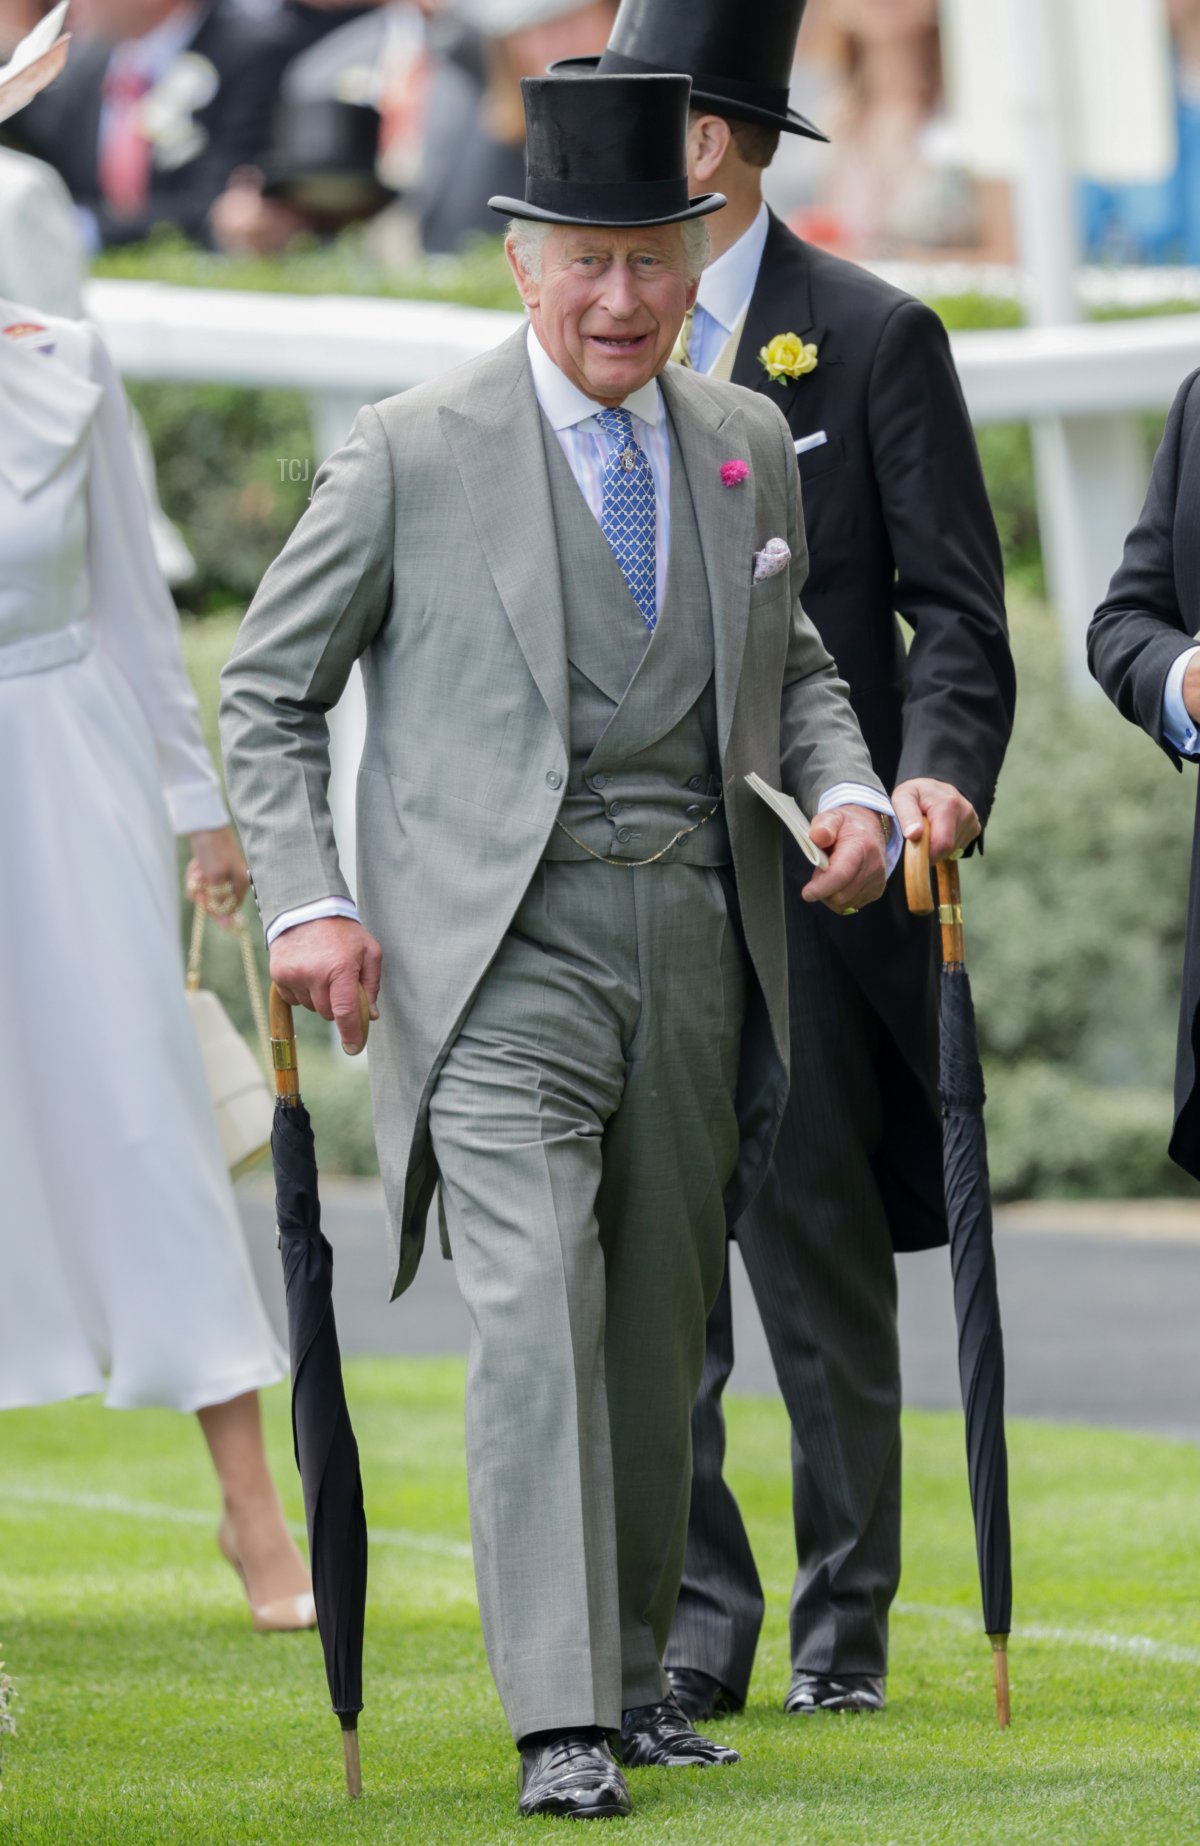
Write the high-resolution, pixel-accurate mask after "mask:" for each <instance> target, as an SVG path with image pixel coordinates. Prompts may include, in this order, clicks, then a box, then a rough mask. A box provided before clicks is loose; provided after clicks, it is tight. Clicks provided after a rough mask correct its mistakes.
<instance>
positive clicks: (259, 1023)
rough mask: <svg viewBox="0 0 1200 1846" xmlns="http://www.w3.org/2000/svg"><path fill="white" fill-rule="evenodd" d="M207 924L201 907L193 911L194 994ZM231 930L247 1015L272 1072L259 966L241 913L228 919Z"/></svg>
mask: <svg viewBox="0 0 1200 1846" xmlns="http://www.w3.org/2000/svg"><path fill="white" fill-rule="evenodd" d="M207 921H208V915H207V912H206V911H205V909H204V906H203V904H195V905H193V907H192V940H191V943H190V945H189V948H188V961H187V990H188V992H189V993H195V992H196V991H197V989H198V988H199V986H200V962H201V958H202V956H203V953H204V925H205V924H206V923H207ZM229 926H230V928H231V929H232V930H233V933H234V935H235V936H236V937H237V939H238V947H239V949H240V950H241V954H242V973H243V975H244V976H245V980H246V996H247V998H248V1000H249V1001H250V1011H251V1013H252V1014H253V1015H254V1028H255V1031H256V1032H257V1033H258V1043H259V1048H260V1050H261V1051H262V1056H263V1062H264V1064H265V1065H266V1067H267V1069H268V1070H270V1068H271V1034H270V1032H269V1031H268V1029H267V1009H266V1006H265V1004H264V1002H263V991H262V982H261V981H260V980H259V978H258V963H257V962H256V961H255V959H254V944H253V942H252V941H251V940H250V931H249V930H248V929H247V928H246V919H245V917H244V916H243V915H242V913H241V911H240V910H239V911H237V912H235V913H234V915H232V916H231V917H230V922H229Z"/></svg>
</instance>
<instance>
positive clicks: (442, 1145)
mask: <svg viewBox="0 0 1200 1846" xmlns="http://www.w3.org/2000/svg"><path fill="white" fill-rule="evenodd" d="M744 994H745V974H744V969H743V963H742V951H741V948H740V947H739V944H738V941H737V937H736V932H735V930H734V928H733V925H732V924H731V922H730V920H729V917H728V913H727V909H726V900H725V894H724V890H723V887H722V883H721V879H720V876H719V875H718V873H717V872H715V871H709V870H706V869H704V868H702V867H699V866H689V865H652V866H647V867H645V868H643V869H640V870H630V869H626V868H625V867H623V866H622V867H618V868H613V867H611V866H604V865H594V864H592V863H591V862H590V861H589V862H587V863H583V864H573V863H548V862H543V864H542V865H541V867H540V868H539V870H538V872H537V873H535V875H534V879H533V883H532V884H531V886H530V888H529V891H528V892H527V894H526V896H525V897H524V899H523V900H522V902H521V906H520V908H519V910H518V911H517V914H516V917H515V918H514V921H513V924H512V927H511V929H510V930H509V933H508V934H507V936H506V937H505V938H504V941H503V942H502V943H501V946H500V950H499V952H498V954H497V956H496V959H495V961H494V962H493V963H492V966H491V968H490V969H489V971H488V973H487V974H486V976H485V977H484V980H483V983H482V985H481V986H480V988H479V990H478V993H477V994H476V996H475V999H474V1001H473V1002H472V1005H471V1007H470V1010H469V1012H468V1014H467V1017H466V1019H465V1021H464V1023H463V1026H462V1029H461V1031H460V1032H459V1034H458V1037H457V1038H456V1040H455V1042H454V1044H453V1046H452V1047H451V1050H450V1053H449V1055H448V1057H447V1060H446V1064H445V1066H444V1068H443V1070H442V1073H441V1075H440V1077H439V1079H438V1082H437V1086H436V1088H435V1091H434V1095H433V1100H432V1105H431V1109H430V1128H431V1131H432V1135H433V1142H434V1147H435V1149H436V1152H437V1158H438V1165H439V1168H440V1170H441V1187H442V1203H443V1208H444V1211H445V1215H446V1222H447V1227H448V1230H449V1236H450V1244H451V1249H452V1251H453V1255H454V1268H455V1277H456V1280H457V1282H458V1285H459V1287H460V1289H461V1290H462V1294H463V1297H464V1299H465V1301H466V1303H467V1306H468V1308H469V1310H470V1315H471V1342H470V1355H469V1360H468V1369H467V1480H468V1487H469V1493H470V1505H471V1537H472V1543H473V1548H474V1553H475V1575H476V1581H477V1584H478V1589H479V1611H480V1616H481V1619H482V1623H483V1632H484V1640H485V1642H486V1645H487V1650H488V1659H489V1661H490V1663H491V1667H492V1672H493V1674H494V1676H495V1679H496V1684H497V1687H498V1689H499V1692H500V1696H501V1699H502V1701H503V1704H504V1708H505V1712H506V1715H507V1717H508V1721H509V1724H510V1727H511V1729H512V1733H513V1736H514V1737H516V1738H518V1739H519V1738H521V1737H522V1736H525V1735H527V1734H528V1733H529V1732H531V1731H540V1730H549V1729H553V1728H559V1727H562V1728H568V1727H571V1726H581V1725H603V1726H605V1727H606V1728H616V1727H618V1726H619V1725H620V1721H621V1713H622V1711H623V1710H626V1709H628V1708H629V1707H630V1706H635V1705H645V1704H650V1703H652V1702H654V1701H655V1700H657V1699H659V1698H661V1697H662V1696H663V1693H664V1691H665V1689H666V1684H665V1680H664V1678H663V1672H662V1665H661V1662H662V1654H663V1649H664V1647H665V1645H666V1640H667V1634H668V1631H669V1628H670V1622H671V1616H672V1613H673V1611H674V1608H675V1599H676V1594H677V1591H678V1587H679V1578H680V1573H681V1571H682V1569H683V1554H684V1545H685V1540H686V1533H687V1515H688V1491H689V1485H690V1478H691V1455H690V1446H691V1444H690V1416H691V1409H692V1404H693V1402H694V1399H695V1394H696V1387H697V1384H698V1382H699V1378H700V1370H701V1365H702V1363H703V1357H704V1323H705V1317H706V1315H707V1313H708V1310H709V1308H710V1307H711V1305H712V1302H713V1300H714V1298H715V1296H716V1292H717V1289H718V1287H719V1285H720V1280H721V1271H722V1267H723V1264H724V1255H725V1223H724V1212H723V1209H722V1194H723V1192H724V1188H725V1186H726V1184H727V1183H728V1180H729V1177H730V1175H731V1173H732V1171H733V1167H734V1163H735V1161H736V1159H737V1152H738V1125H737V1119H736V1116H735V1113H734V1105H733V1097H734V1089H735V1085H736V1079H737V1069H738V1054H739V1048H740V1042H741V1030H742V1013H743V1006H744Z"/></svg>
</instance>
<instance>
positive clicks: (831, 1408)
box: [666, 903, 900, 1699]
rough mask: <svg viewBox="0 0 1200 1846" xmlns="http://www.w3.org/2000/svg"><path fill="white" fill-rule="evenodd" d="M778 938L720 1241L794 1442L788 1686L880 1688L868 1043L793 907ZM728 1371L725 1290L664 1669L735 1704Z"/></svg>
mask: <svg viewBox="0 0 1200 1846" xmlns="http://www.w3.org/2000/svg"><path fill="white" fill-rule="evenodd" d="M788 938H789V940H788V950H789V962H790V971H791V1002H790V1005H791V1022H790V1024H791V1050H792V1089H791V1094H790V1096H789V1099H788V1107H787V1113H786V1115H785V1117H784V1122H783V1126H782V1129H781V1131H780V1137H779V1141H778V1144H777V1146H776V1150H775V1158H774V1161H773V1164H772V1167H771V1170H770V1173H769V1175H768V1178H767V1181H766V1184H765V1185H764V1187H763V1189H762V1191H761V1192H760V1193H759V1195H758V1197H757V1198H756V1199H755V1201H754V1203H753V1205H752V1206H751V1208H750V1210H749V1211H748V1212H747V1213H746V1215H745V1217H744V1218H743V1219H742V1220H741V1222H740V1223H739V1224H738V1226H737V1231H736V1235H737V1241H738V1246H739V1248H740V1250H741V1252H742V1256H743V1259H744V1261H745V1265H746V1270H747V1274H748V1275H749V1278H750V1284H751V1287H752V1289H753V1291H754V1299H755V1303H756V1305H757V1307H758V1311H759V1314H760V1316H761V1318H762V1323H763V1329H764V1331H765V1333H766V1336H767V1341H768V1344H769V1347H770V1350H771V1357H772V1360H773V1362H774V1366H775V1374H776V1377H777V1378H778V1380H779V1387H780V1390H781V1392H782V1394H783V1399H784V1402H785V1404H786V1405H787V1410H788V1415H789V1417H790V1419H791V1424H792V1507H793V1517H794V1522H795V1533H796V1557H797V1563H798V1568H797V1572H796V1578H795V1583H794V1587H793V1591H792V1600H791V1615H790V1631H791V1635H790V1638H791V1655H792V1665H793V1668H794V1669H797V1670H798V1669H806V1670H807V1671H810V1672H818V1673H832V1674H834V1675H837V1676H841V1675H849V1676H851V1677H853V1676H854V1675H861V1674H883V1673H886V1671H887V1622H888V1611H889V1609H890V1607H891V1603H892V1600H893V1598H894V1597H895V1594H896V1590H897V1587H898V1585H899V1581H900V1350H899V1340H898V1336H897V1329H896V1265H895V1257H894V1254H893V1250H892V1243H891V1237H890V1234H889V1231H888V1225H887V1220H886V1217H885V1214H884V1209H883V1204H882V1201H881V1199H880V1196H879V1191H878V1188H877V1186H876V1183H875V1178H874V1174H873V1172H872V1168H871V1155H872V1152H873V1149H874V1147H875V1146H876V1144H877V1140H878V1133H879V1119H880V1102H879V1093H878V1087H877V1084H876V1080H875V1074H874V1061H873V1045H874V1036H875V1031H876V1030H877V1028H876V1023H875V1020H874V1018H873V1016H872V1014H871V1013H870V1011H869V1009H868V1007H867V1005H866V1002H865V1001H864V1000H863V998H862V995H861V993H860V992H859V990H858V987H857V986H856V984H855V983H854V981H853V980H852V979H851V977H850V975H849V974H848V973H847V971H846V969H845V967H844V964H843V963H842V961H841V959H840V957H839V956H838V955H837V953H836V951H835V950H834V949H833V948H832V946H831V945H830V943H829V941H828V938H827V936H826V934H825V932H824V930H823V928H822V927H821V925H820V923H819V922H818V920H817V918H816V917H815V916H813V914H812V913H811V912H810V911H809V909H808V908H807V906H806V905H804V904H801V903H792V904H790V905H789V915H788ZM732 1369H733V1322H732V1315H731V1309H730V1299H729V1280H728V1277H726V1279H725V1281H724V1283H723V1284H722V1289H721V1294H720V1296H719V1297H718V1299H717V1302H716V1304H715V1306H714V1308H713V1310H712V1313H711V1315H710V1318H709V1324H708V1337H707V1352H706V1356H705V1364H704V1371H703V1376H702V1380H701V1386H700V1391H699V1394H698V1397H697V1401H696V1407H695V1413H694V1415H693V1419H692V1441H693V1451H694V1458H695V1463H694V1466H695V1472H694V1476H693V1483H692V1504H691V1516H690V1522H689V1530H688V1548H687V1560H686V1564H685V1568H684V1578H683V1586H682V1589H681V1591H680V1597H679V1604H678V1608H677V1610H676V1615H675V1621H674V1625H673V1627H672V1631H671V1640H670V1644H669V1646H668V1649H667V1654H666V1659H667V1662H668V1664H669V1665H672V1666H691V1667H699V1668H700V1669H701V1670H702V1671H704V1672H706V1673H710V1674H712V1675H713V1677H714V1678H716V1679H719V1680H720V1681H721V1682H722V1684H724V1685H726V1686H728V1687H729V1689H730V1690H731V1691H732V1692H733V1693H735V1694H736V1695H737V1697H738V1698H739V1699H744V1698H745V1696H746V1691H747V1688H748V1686H749V1683H750V1672H751V1668H752V1666H753V1663H754V1654H755V1649H756V1647H757V1644H758V1636H759V1630H760V1628H761V1626H762V1618H763V1594H762V1587H761V1584H760V1582H759V1577H758V1571H757V1568H756V1567H755V1562H754V1556H753V1553H752V1552H751V1549H750V1541H749V1539H748V1537H747V1535H746V1529H745V1526H744V1524H743V1522H742V1516H741V1513H740V1511H739V1510H738V1505H737V1502H736V1500H735V1499H734V1497H733V1494H732V1493H731V1491H730V1489H729V1487H728V1485H727V1483H726V1481H725V1478H724V1473H723V1468H724V1458H725V1423H724V1416H723V1413H722V1409H721V1396H722V1392H723V1391H724V1389H725V1385H726V1383H727V1381H728V1379H729V1375H730V1372H731V1371H732Z"/></svg>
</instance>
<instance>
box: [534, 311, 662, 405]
mask: <svg viewBox="0 0 1200 1846" xmlns="http://www.w3.org/2000/svg"><path fill="white" fill-rule="evenodd" d="M527 338H528V344H529V366H530V370H531V371H532V373H533V389H534V393H535V394H536V397H537V401H538V403H539V404H540V405H541V407H542V409H543V411H544V412H545V414H546V417H547V419H548V421H549V423H550V427H551V428H552V429H554V430H564V429H573V428H574V427H575V426H576V424H579V423H586V422H587V420H588V418H589V417H594V416H595V414H596V412H597V411H598V410H601V409H603V405H601V404H598V403H597V402H596V400H595V399H594V398H591V397H586V396H585V395H584V393H583V392H582V391H581V390H580V389H579V387H578V385H575V384H572V382H571V380H570V379H569V378H568V377H567V375H566V373H565V372H562V371H560V370H559V368H558V366H557V365H555V363H554V361H553V359H552V358H551V357H550V355H549V353H548V352H547V351H546V349H545V347H544V346H543V345H542V343H541V341H540V340H539V339H538V337H537V334H536V333H535V332H534V330H533V328H532V327H530V329H529V332H528V336H527ZM621 408H622V410H627V411H628V412H629V413H630V415H631V416H634V417H637V418H639V419H640V421H641V422H643V423H648V424H650V425H651V427H652V428H653V427H655V426H656V425H657V424H658V421H659V419H660V418H661V416H662V412H663V402H662V391H661V390H660V388H659V383H658V380H657V378H652V379H651V380H650V382H649V384H645V385H641V386H639V388H638V389H637V390H636V391H631V392H630V394H629V396H628V397H627V398H626V399H625V402H624V403H623V404H622V406H621Z"/></svg>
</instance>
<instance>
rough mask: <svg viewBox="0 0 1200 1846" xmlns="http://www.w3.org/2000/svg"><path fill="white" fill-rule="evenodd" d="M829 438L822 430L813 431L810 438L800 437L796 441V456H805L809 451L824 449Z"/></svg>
mask: <svg viewBox="0 0 1200 1846" xmlns="http://www.w3.org/2000/svg"><path fill="white" fill-rule="evenodd" d="M828 441H829V437H828V436H827V435H826V434H825V431H824V430H823V429H818V430H814V431H813V433H812V435H811V436H800V437H798V438H797V441H796V453H797V455H807V454H808V451H809V450H810V449H820V448H824V446H825V444H826V443H827V442H828Z"/></svg>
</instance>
